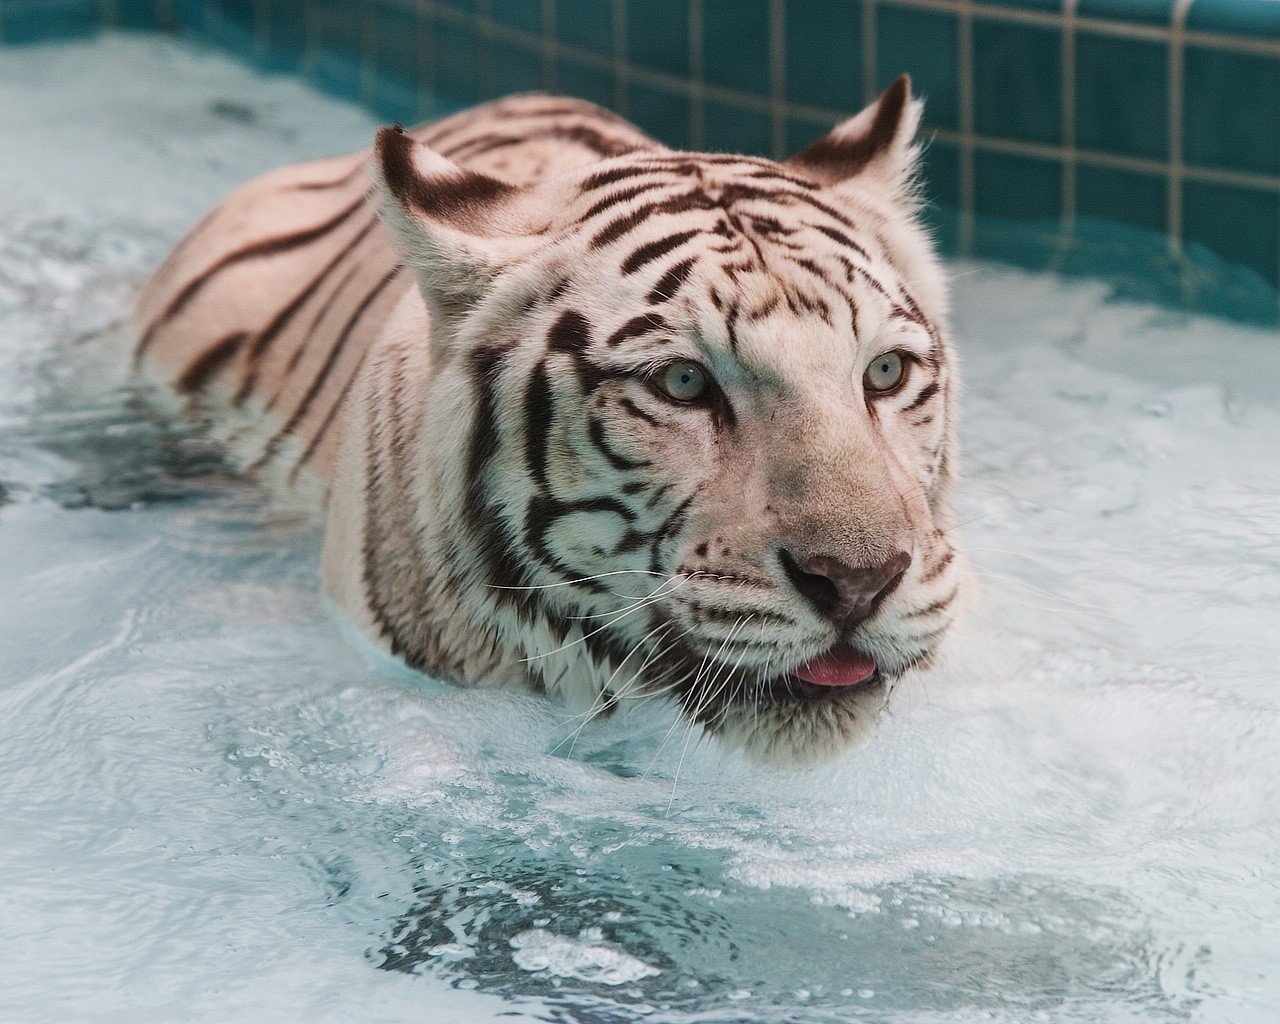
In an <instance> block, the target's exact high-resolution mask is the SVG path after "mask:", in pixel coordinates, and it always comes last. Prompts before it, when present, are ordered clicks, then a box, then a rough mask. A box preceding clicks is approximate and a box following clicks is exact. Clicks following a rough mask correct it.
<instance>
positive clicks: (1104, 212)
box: [1076, 164, 1169, 232]
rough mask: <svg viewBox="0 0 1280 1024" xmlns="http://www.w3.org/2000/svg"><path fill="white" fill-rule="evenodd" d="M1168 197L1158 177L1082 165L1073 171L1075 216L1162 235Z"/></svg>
mask: <svg viewBox="0 0 1280 1024" xmlns="http://www.w3.org/2000/svg"><path fill="white" fill-rule="evenodd" d="M1168 196H1169V188H1168V184H1167V182H1166V180H1165V179H1164V178H1163V177H1161V176H1160V175H1156V174H1141V173H1139V172H1137V171H1126V170H1121V169H1120V168H1116V167H1092V166H1088V165H1084V164H1082V165H1080V166H1078V167H1077V168H1076V213H1077V215H1079V216H1081V217H1093V218H1096V219H1098V220H1106V221H1113V222H1115V223H1117V224H1128V225H1129V226H1130V227H1135V228H1144V229H1146V230H1148V231H1159V232H1163V231H1164V230H1165V228H1166V226H1167V224H1168V214H1167V209H1166V208H1167V206H1168Z"/></svg>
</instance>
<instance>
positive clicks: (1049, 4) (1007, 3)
mask: <svg viewBox="0 0 1280 1024" xmlns="http://www.w3.org/2000/svg"><path fill="white" fill-rule="evenodd" d="M986 2H987V3H989V4H991V5H992V6H993V7H1019V8H1021V9H1022V10H1024V11H1040V12H1042V13H1051V14H1056V13H1057V12H1058V11H1060V10H1062V0H986Z"/></svg>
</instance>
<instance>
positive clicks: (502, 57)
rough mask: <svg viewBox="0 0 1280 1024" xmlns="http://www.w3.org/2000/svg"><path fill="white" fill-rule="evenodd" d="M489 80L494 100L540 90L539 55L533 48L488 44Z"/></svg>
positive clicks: (540, 65) (540, 56) (505, 43)
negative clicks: (498, 97)
mask: <svg viewBox="0 0 1280 1024" xmlns="http://www.w3.org/2000/svg"><path fill="white" fill-rule="evenodd" d="M489 52H490V58H489V78H490V85H491V88H492V93H493V95H494V96H506V95H508V94H509V93H513V92H530V91H532V90H535V89H541V88H542V54H541V53H540V52H539V51H538V50H536V49H533V48H532V47H529V46H519V45H517V44H515V43H508V42H504V41H503V40H501V39H495V40H493V42H492V43H490V50H489Z"/></svg>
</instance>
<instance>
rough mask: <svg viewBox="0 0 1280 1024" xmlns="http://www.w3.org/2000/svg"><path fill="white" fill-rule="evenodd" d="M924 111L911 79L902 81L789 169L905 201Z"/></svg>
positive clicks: (794, 160) (792, 161) (791, 162)
mask: <svg viewBox="0 0 1280 1024" xmlns="http://www.w3.org/2000/svg"><path fill="white" fill-rule="evenodd" d="M923 111H924V104H923V103H922V102H921V101H920V100H917V99H912V97H911V77H910V76H909V75H900V76H899V77H898V78H896V79H894V81H893V83H892V84H891V85H890V86H889V88H887V89H886V90H885V91H884V92H883V93H882V94H881V96H880V98H879V99H878V100H876V101H875V102H874V103H872V104H871V105H870V106H868V107H866V108H865V109H863V110H862V111H861V112H860V113H858V114H855V115H854V116H853V117H851V118H849V119H848V120H847V121H841V122H840V123H839V124H838V125H836V126H835V127H834V128H832V129H831V131H829V132H828V133H827V134H826V135H824V136H823V137H822V138H820V139H818V141H817V142H814V143H812V144H810V145H809V146H808V148H806V149H804V150H801V151H800V152H799V153H797V154H796V155H795V156H793V157H792V158H791V159H790V160H788V161H787V165H788V166H790V167H794V168H795V169H796V170H798V171H800V172H802V173H804V174H807V175H808V176H809V177H811V178H816V179H817V180H818V181H820V182H822V183H823V184H826V185H831V186H839V185H841V184H843V183H845V182H847V181H850V180H852V179H855V178H856V179H857V180H858V181H859V182H860V183H864V184H867V185H871V186H873V187H878V188H879V189H882V190H885V191H887V192H888V193H889V195H890V197H891V198H893V199H895V200H903V199H907V198H908V197H910V196H911V195H912V192H913V183H914V180H915V174H916V164H917V162H918V160H919V157H920V147H919V146H918V145H916V142H915V136H916V129H917V128H919V126H920V116H921V114H922V113H923Z"/></svg>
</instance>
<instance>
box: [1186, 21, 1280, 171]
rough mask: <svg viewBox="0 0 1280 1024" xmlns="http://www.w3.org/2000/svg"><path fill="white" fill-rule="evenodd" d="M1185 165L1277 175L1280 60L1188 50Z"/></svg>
mask: <svg viewBox="0 0 1280 1024" xmlns="http://www.w3.org/2000/svg"><path fill="white" fill-rule="evenodd" d="M1183 103H1184V107H1185V110H1186V122H1185V123H1186V127H1185V129H1184V135H1185V141H1184V159H1185V161H1186V162H1187V163H1188V164H1192V165H1194V166H1200V167H1226V168H1231V169H1233V170H1240V171H1262V172H1264V173H1271V174H1276V173H1280V58H1276V57H1266V56H1261V55H1257V54H1250V53H1228V52H1225V51H1221V50H1209V49H1204V48H1201V47H1197V46H1193V47H1188V49H1187V54H1186V91H1185V93H1184V100H1183Z"/></svg>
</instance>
